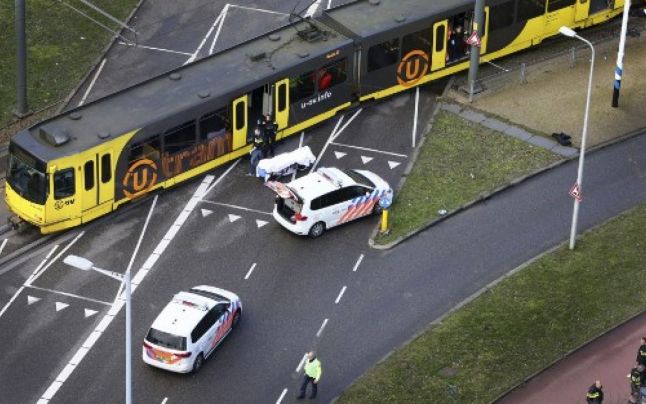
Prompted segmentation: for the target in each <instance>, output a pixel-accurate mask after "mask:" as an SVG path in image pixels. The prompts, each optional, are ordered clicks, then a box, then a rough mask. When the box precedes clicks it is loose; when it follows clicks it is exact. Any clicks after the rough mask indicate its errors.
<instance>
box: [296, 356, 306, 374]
mask: <svg viewBox="0 0 646 404" xmlns="http://www.w3.org/2000/svg"><path fill="white" fill-rule="evenodd" d="M305 359H307V352H305V354H303V358H302V359H301V361H300V362H298V366H296V370H295V371H294V372H296V373H298V372H300V371H301V368H302V367H303V365H304V364H305Z"/></svg>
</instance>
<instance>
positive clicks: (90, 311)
mask: <svg viewBox="0 0 646 404" xmlns="http://www.w3.org/2000/svg"><path fill="white" fill-rule="evenodd" d="M96 313H98V311H96V310H90V309H85V318H88V317H92V316H93V315H95V314H96Z"/></svg>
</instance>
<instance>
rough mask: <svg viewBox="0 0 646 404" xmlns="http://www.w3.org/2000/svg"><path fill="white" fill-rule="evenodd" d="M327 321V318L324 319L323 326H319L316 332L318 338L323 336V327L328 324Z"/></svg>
mask: <svg viewBox="0 0 646 404" xmlns="http://www.w3.org/2000/svg"><path fill="white" fill-rule="evenodd" d="M327 322H328V319H327V318H326V319H325V320H323V324H321V328H319V330H318V331H317V332H316V338H321V334H323V329H324V328H325V326H326V325H327Z"/></svg>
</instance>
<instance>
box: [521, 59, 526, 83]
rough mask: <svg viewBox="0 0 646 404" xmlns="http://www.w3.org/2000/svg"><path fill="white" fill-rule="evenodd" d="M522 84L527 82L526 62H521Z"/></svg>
mask: <svg viewBox="0 0 646 404" xmlns="http://www.w3.org/2000/svg"><path fill="white" fill-rule="evenodd" d="M520 84H527V66H526V65H525V62H523V63H521V64H520Z"/></svg>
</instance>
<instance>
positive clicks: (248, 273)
mask: <svg viewBox="0 0 646 404" xmlns="http://www.w3.org/2000/svg"><path fill="white" fill-rule="evenodd" d="M255 268H256V263H255V262H254V263H253V265H252V266H251V268H249V272H247V275H246V276H245V277H244V278H245V280H247V279H249V277H250V276H251V273H252V272H253V270H254V269H255Z"/></svg>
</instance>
